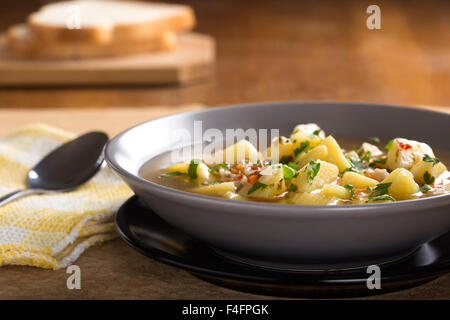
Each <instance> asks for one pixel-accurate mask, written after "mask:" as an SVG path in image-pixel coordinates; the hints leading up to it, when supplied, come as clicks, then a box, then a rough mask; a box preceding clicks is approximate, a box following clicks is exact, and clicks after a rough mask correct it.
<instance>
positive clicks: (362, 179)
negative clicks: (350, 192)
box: [342, 171, 378, 189]
mask: <svg viewBox="0 0 450 320" xmlns="http://www.w3.org/2000/svg"><path fill="white" fill-rule="evenodd" d="M346 184H350V185H352V186H353V187H355V188H357V189H366V188H368V187H375V186H376V185H377V184H378V181H377V180H375V179H372V178H369V177H366V176H363V175H362V174H359V173H356V172H350V171H348V172H346V173H344V175H343V176H342V185H346Z"/></svg>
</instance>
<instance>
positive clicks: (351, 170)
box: [341, 167, 362, 174]
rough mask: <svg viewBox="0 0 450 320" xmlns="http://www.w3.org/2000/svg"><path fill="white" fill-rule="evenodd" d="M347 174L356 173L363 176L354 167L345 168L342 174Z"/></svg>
mask: <svg viewBox="0 0 450 320" xmlns="http://www.w3.org/2000/svg"><path fill="white" fill-rule="evenodd" d="M346 172H354V173H359V174H362V173H361V172H359V171H358V170H356V169H355V168H353V167H350V168H345V169H344V171H342V172H341V173H342V174H344V173H346Z"/></svg>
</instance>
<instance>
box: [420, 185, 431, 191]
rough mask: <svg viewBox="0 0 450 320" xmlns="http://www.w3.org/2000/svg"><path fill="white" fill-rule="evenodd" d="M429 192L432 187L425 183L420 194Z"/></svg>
mask: <svg viewBox="0 0 450 320" xmlns="http://www.w3.org/2000/svg"><path fill="white" fill-rule="evenodd" d="M429 190H431V187H430V186H429V185H428V184H426V183H424V184H423V185H422V186H421V187H420V192H423V193H425V192H427V191H429Z"/></svg>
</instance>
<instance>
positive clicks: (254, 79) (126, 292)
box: [0, 0, 450, 299]
mask: <svg viewBox="0 0 450 320" xmlns="http://www.w3.org/2000/svg"><path fill="white" fill-rule="evenodd" d="M46 2H48V1H25V0H23V1H8V2H6V1H4V2H2V3H1V4H0V29H1V28H6V27H7V26H8V25H10V24H13V23H18V22H21V21H23V20H24V19H25V17H26V15H27V14H28V13H30V12H31V11H34V10H36V9H37V8H38V7H39V6H40V5H42V4H43V3H46ZM177 2H186V3H189V4H191V5H193V7H194V8H195V10H196V13H197V18H198V26H197V29H196V30H197V31H200V32H203V33H207V34H210V35H213V36H214V37H215V38H216V40H217V43H218V48H217V49H218V51H217V54H218V57H217V58H218V60H217V66H216V72H215V75H214V76H213V77H212V78H211V79H209V81H206V82H202V83H196V84H192V85H189V86H185V87H167V86H164V87H163V86H154V87H81V88H80V87H77V88H70V87H63V88H45V89H42V88H12V89H5V88H0V134H1V135H3V134H5V133H6V132H8V131H9V130H10V129H12V128H14V127H16V126H17V125H20V124H24V123H26V122H35V121H41V122H48V123H50V124H53V125H57V126H60V127H62V128H66V129H68V130H72V131H75V132H83V131H85V130H89V129H94V128H97V129H102V130H105V131H108V132H109V133H110V134H111V135H114V134H116V133H117V132H119V131H120V130H122V129H124V128H126V127H128V126H130V125H132V124H135V123H138V122H142V121H144V120H148V119H151V118H154V117H157V116H161V115H164V114H168V113H173V112H179V111H184V110H191V109H196V108H200V107H202V106H201V105H207V106H215V105H226V104H234V103H243V102H257V101H274V100H339V101H369V102H381V103H389V104H401V105H414V106H419V105H422V106H423V105H427V106H431V108H433V109H437V110H441V111H446V112H449V111H450V107H448V106H450V20H449V19H448V12H450V3H449V2H446V1H418V0H413V1H409V2H407V3H406V2H395V1H377V4H378V5H379V6H380V8H381V19H382V20H381V23H382V29H381V30H368V29H367V28H366V18H367V16H368V15H367V14H366V13H365V11H366V8H367V6H368V5H369V4H372V2H369V1H358V2H356V1H354V2H353V1H336V2H334V1H320V3H319V2H312V1H308V2H301V1H287V0H286V1H276V0H273V1H262V0H259V1H256V0H252V1H238V0H227V1H209V0H202V1H200V0H198V1H194V0H192V1H181V0H180V1H177ZM183 104H184V105H186V104H188V106H179V105H183ZM149 106H154V107H149ZM76 263H77V265H79V266H80V267H81V270H82V289H81V290H79V291H77V290H68V289H67V287H66V279H67V274H66V273H65V270H58V271H52V270H41V269H36V268H31V267H15V266H8V267H2V268H1V269H0V299H17V298H24V299H48V298H53V299H54V298H56V299H65V298H69V299H70V298H74V299H108V298H109V299H176V298H185V299H188V298H193V299H216V298H226V299H232V298H236V299H239V298H248V299H264V298H266V297H264V296H258V295H253V294H247V293H242V292H238V291H234V290H229V289H224V288H221V287H218V286H215V285H212V284H209V283H206V282H204V281H201V280H199V279H197V278H196V277H194V276H192V275H190V274H189V273H187V272H184V271H180V270H178V269H176V268H173V267H169V266H166V265H163V264H161V263H158V262H155V261H152V260H150V259H148V258H145V257H143V256H142V255H140V254H139V253H137V252H135V251H134V250H132V249H130V248H129V247H127V246H126V244H125V243H124V242H123V241H121V240H119V239H117V240H114V241H111V242H109V243H106V244H104V245H102V246H98V247H94V248H90V249H89V250H87V251H86V252H85V253H84V254H83V255H82V256H81V257H80V259H79V260H77V262H76ZM376 298H377V299H378V298H392V299H409V298H413V299H450V276H444V277H441V278H439V279H437V280H435V281H433V282H431V283H428V284H425V285H422V286H420V287H417V288H414V289H409V290H405V291H400V292H396V293H390V294H386V295H381V296H377V297H376Z"/></svg>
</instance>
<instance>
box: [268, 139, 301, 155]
mask: <svg viewBox="0 0 450 320" xmlns="http://www.w3.org/2000/svg"><path fill="white" fill-rule="evenodd" d="M276 148H278V157H276V156H275V154H274V153H273V151H272V150H276ZM293 153H294V144H293V143H292V141H291V140H290V139H288V138H286V137H278V138H274V139H273V140H272V142H271V144H270V147H269V148H267V150H266V152H265V153H264V158H265V159H272V161H275V160H277V161H280V160H281V159H282V158H283V157H289V156H292V155H293ZM272 154H273V156H274V157H275V158H272Z"/></svg>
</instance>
